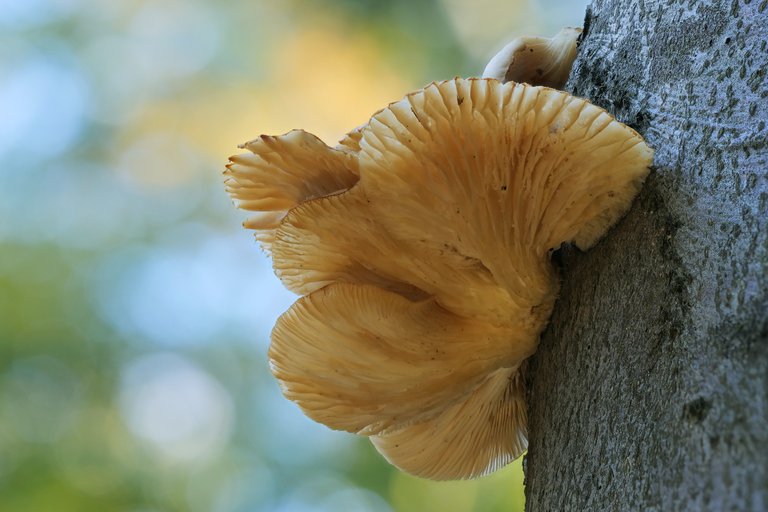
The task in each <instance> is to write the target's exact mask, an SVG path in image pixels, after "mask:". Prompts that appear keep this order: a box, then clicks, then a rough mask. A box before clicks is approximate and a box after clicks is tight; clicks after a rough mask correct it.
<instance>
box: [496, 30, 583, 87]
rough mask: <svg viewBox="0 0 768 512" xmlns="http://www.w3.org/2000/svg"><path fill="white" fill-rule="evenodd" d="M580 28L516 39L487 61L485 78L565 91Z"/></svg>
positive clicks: (574, 56)
mask: <svg viewBox="0 0 768 512" xmlns="http://www.w3.org/2000/svg"><path fill="white" fill-rule="evenodd" d="M579 34H581V29H580V28H570V27H568V28H564V29H562V30H560V32H558V33H557V34H555V36H554V37H551V38H548V37H535V36H524V37H518V38H517V39H514V40H513V41H512V42H511V43H509V44H507V45H506V46H505V47H504V48H502V49H501V50H500V51H499V53H497V54H496V55H495V56H494V57H493V58H492V59H491V60H490V62H488V65H487V66H486V67H485V71H483V77H485V78H495V79H497V80H500V81H502V82H525V83H528V84H531V85H543V86H546V87H552V88H554V89H562V88H563V86H564V85H565V82H566V81H567V80H568V75H569V74H570V72H571V67H572V66H573V61H574V59H575V58H576V41H577V40H578V38H579Z"/></svg>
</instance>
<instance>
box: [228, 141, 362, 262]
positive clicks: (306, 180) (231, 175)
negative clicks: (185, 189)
mask: <svg viewBox="0 0 768 512" xmlns="http://www.w3.org/2000/svg"><path fill="white" fill-rule="evenodd" d="M239 147H240V148H242V149H247V150H248V151H250V152H249V153H243V154H239V155H234V156H231V157H230V158H229V164H228V165H227V170H226V171H224V176H225V180H224V184H225V187H226V190H227V192H228V193H229V195H230V196H231V197H232V199H233V200H234V201H235V203H236V204H237V206H238V207H239V208H241V209H243V210H248V211H254V212H258V213H256V214H254V215H252V216H251V217H249V218H248V219H247V220H246V221H245V223H244V224H243V225H244V226H245V227H246V228H249V229H254V230H256V238H257V239H258V240H259V241H260V242H261V244H262V247H264V248H265V249H267V250H269V249H270V247H271V245H272V241H273V237H274V230H275V229H276V228H277V226H278V225H279V224H280V221H281V220H282V219H283V217H284V216H285V214H286V213H287V212H288V210H290V209H291V208H293V207H295V206H297V205H298V204H300V203H302V202H304V201H307V200H309V199H312V198H314V197H321V196H325V195H328V194H332V193H334V192H338V191H340V190H346V189H348V188H349V187H351V186H352V185H354V184H355V183H356V182H357V180H358V175H357V159H356V158H355V157H354V156H351V155H349V154H348V153H347V152H345V151H342V150H340V149H331V148H329V147H328V146H326V145H325V144H324V143H323V141H321V140H320V139H319V138H317V137H316V136H314V135H312V134H311V133H307V132H305V131H304V130H291V131H290V132H288V133H286V134H285V135H279V136H277V137H273V136H269V135H262V136H261V137H259V138H257V139H254V140H252V141H249V142H246V143H244V144H242V145H240V146H239Z"/></svg>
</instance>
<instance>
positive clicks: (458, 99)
mask: <svg viewBox="0 0 768 512" xmlns="http://www.w3.org/2000/svg"><path fill="white" fill-rule="evenodd" d="M456 103H458V104H459V105H461V104H462V103H464V96H459V97H457V98H456Z"/></svg>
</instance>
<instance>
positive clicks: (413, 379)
mask: <svg viewBox="0 0 768 512" xmlns="http://www.w3.org/2000/svg"><path fill="white" fill-rule="evenodd" d="M535 339H536V338H535V336H532V335H531V333H529V332H525V331H516V330H514V329H511V328H509V327H493V326H489V325H488V324H487V323H485V322H480V321H478V320H475V319H473V318H462V317H460V316H458V315H454V314H452V313H450V312H448V311H446V310H445V309H443V308H441V307H440V306H438V305H437V304H436V303H435V301H434V300H433V299H426V300H421V301H417V302H413V301H410V300H408V299H406V298H405V297H403V296H401V295H399V294H397V293H393V292H388V291H385V290H382V289H381V288H378V287H376V286H371V285H363V284H346V283H339V284H332V285H329V286H327V287H325V288H323V289H321V290H319V291H317V292H314V293H312V294H310V295H308V296H306V297H303V298H301V299H299V300H298V301H297V302H296V304H295V305H294V306H293V307H291V309H289V310H288V312H286V313H285V314H284V315H283V316H282V317H280V319H279V320H278V322H277V324H276V325H275V329H274V331H273V333H272V345H271V347H270V351H269V357H270V361H271V364H272V371H273V373H274V374H275V376H276V377H277V378H278V379H279V380H280V383H281V386H282V389H283V393H284V394H285V396H286V397H288V398H290V399H292V400H294V401H296V402H297V403H298V404H299V406H300V407H301V408H302V409H303V410H304V412H305V413H306V414H307V415H308V416H310V417H311V418H313V419H315V420H316V421H319V422H321V423H324V424H326V425H328V426H330V427H332V428H335V429H339V430H347V431H350V432H359V433H365V434H378V433H381V432H385V431H387V430H389V429H398V428H403V427H405V426H408V425H410V424H413V423H414V422H419V421H425V420H427V419H430V418H432V417H434V416H436V415H437V414H438V413H439V412H441V411H443V410H444V409H445V408H446V407H447V406H449V405H451V404H453V403H455V402H456V401H457V400H461V399H462V398H464V397H465V396H466V395H468V394H469V393H470V392H471V391H472V389H473V388H474V387H477V386H478V385H480V383H481V382H482V381H483V380H485V378H486V376H487V375H488V374H489V373H492V372H494V371H495V370H496V369H498V368H500V367H510V366H515V365H517V364H519V362H520V361H522V360H523V359H525V358H527V357H528V356H529V355H531V354H532V353H533V351H534V348H535V346H536V341H535Z"/></svg>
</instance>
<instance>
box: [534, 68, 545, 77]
mask: <svg viewBox="0 0 768 512" xmlns="http://www.w3.org/2000/svg"><path fill="white" fill-rule="evenodd" d="M536 74H537V75H539V76H541V75H543V74H544V71H543V70H542V69H541V68H536Z"/></svg>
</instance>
